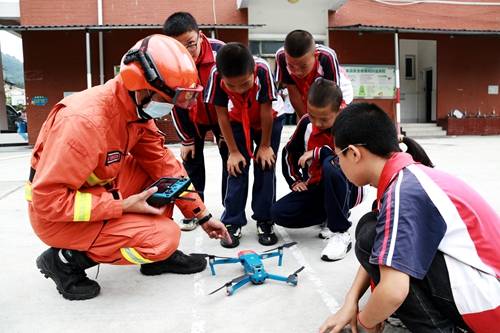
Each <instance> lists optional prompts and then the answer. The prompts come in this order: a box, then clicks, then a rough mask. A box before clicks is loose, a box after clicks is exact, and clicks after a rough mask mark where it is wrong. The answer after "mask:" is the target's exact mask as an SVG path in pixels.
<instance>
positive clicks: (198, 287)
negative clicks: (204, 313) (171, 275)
mask: <svg viewBox="0 0 500 333" xmlns="http://www.w3.org/2000/svg"><path fill="white" fill-rule="evenodd" d="M199 229H201V227H200V228H199ZM198 233H199V234H198V236H196V238H195V241H194V253H202V245H203V239H204V235H203V231H201V230H199V231H198ZM203 272H204V271H202V272H200V273H196V274H195V275H194V276H193V280H194V285H193V288H194V289H193V293H194V302H193V308H192V310H191V316H192V321H191V333H205V325H206V321H205V320H204V319H203V318H201V316H200V313H199V311H198V309H197V307H198V304H199V303H200V301H201V298H202V297H203V296H205V294H206V292H205V279H204V278H203Z"/></svg>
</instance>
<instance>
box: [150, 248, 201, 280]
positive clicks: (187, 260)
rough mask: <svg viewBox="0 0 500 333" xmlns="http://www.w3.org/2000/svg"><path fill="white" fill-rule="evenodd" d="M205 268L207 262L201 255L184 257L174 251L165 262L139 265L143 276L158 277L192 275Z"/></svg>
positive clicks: (181, 253)
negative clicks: (162, 275)
mask: <svg viewBox="0 0 500 333" xmlns="http://www.w3.org/2000/svg"><path fill="white" fill-rule="evenodd" d="M205 267H207V260H206V259H205V256H203V255H197V254H194V255H186V254H184V253H183V252H181V251H179V250H176V251H175V252H174V253H173V254H172V255H171V256H170V257H168V258H167V259H165V260H162V261H157V262H153V263H150V264H142V265H141V273H142V274H144V275H159V274H163V273H175V274H193V273H198V272H201V271H202V270H204V269H205Z"/></svg>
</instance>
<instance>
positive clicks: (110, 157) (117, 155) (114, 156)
mask: <svg viewBox="0 0 500 333" xmlns="http://www.w3.org/2000/svg"><path fill="white" fill-rule="evenodd" d="M121 159H122V153H121V152H120V151H118V150H115V151H110V152H108V154H107V155H106V165H110V164H113V163H118V162H120V160H121Z"/></svg>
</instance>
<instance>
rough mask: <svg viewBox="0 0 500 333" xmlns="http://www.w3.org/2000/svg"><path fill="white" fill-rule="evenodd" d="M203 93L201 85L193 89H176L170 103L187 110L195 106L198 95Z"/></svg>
mask: <svg viewBox="0 0 500 333" xmlns="http://www.w3.org/2000/svg"><path fill="white" fill-rule="evenodd" d="M202 91H203V87H202V86H201V85H199V84H198V85H197V86H196V87H194V88H176V89H175V95H174V97H173V98H172V103H173V104H174V105H175V106H178V107H180V108H183V109H189V108H191V107H192V106H194V105H195V104H196V100H197V98H198V95H199V94H200V93H201V92H202Z"/></svg>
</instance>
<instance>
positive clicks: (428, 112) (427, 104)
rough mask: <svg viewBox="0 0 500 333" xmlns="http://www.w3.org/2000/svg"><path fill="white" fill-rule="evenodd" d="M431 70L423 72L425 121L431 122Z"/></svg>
mask: <svg viewBox="0 0 500 333" xmlns="http://www.w3.org/2000/svg"><path fill="white" fill-rule="evenodd" d="M432 91H433V84H432V68H431V69H427V70H426V71H425V88H424V92H425V121H426V122H428V123H430V122H431V121H432Z"/></svg>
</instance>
